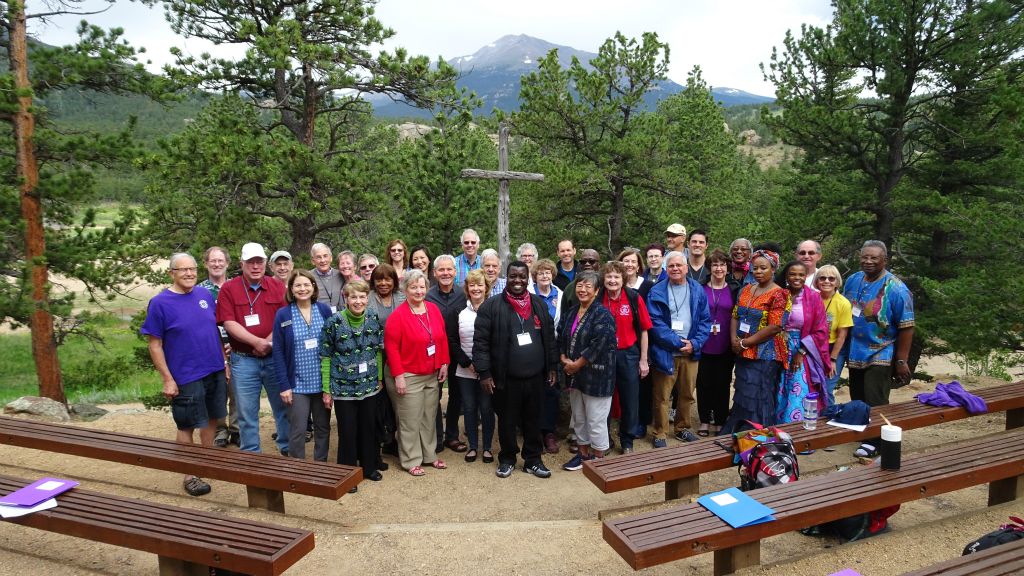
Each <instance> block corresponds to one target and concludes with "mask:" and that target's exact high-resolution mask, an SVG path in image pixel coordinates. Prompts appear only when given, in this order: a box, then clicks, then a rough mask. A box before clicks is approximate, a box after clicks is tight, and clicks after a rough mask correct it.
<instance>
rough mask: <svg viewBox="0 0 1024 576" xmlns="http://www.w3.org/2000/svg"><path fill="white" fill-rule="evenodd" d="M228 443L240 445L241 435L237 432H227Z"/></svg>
mask: <svg viewBox="0 0 1024 576" xmlns="http://www.w3.org/2000/svg"><path fill="white" fill-rule="evenodd" d="M228 444H234V445H235V446H241V445H242V436H241V435H240V434H239V433H238V432H229V433H228Z"/></svg>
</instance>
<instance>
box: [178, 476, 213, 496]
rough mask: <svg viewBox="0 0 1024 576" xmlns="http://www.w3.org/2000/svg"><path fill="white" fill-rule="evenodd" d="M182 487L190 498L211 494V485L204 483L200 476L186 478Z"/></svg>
mask: <svg viewBox="0 0 1024 576" xmlns="http://www.w3.org/2000/svg"><path fill="white" fill-rule="evenodd" d="M181 485H182V487H183V488H185V492H188V495H189V496H203V495H206V494H209V493H210V485H209V484H207V483H206V482H203V479H202V478H200V477H198V476H191V477H189V478H186V479H185V480H184V481H183V482H182V483H181Z"/></svg>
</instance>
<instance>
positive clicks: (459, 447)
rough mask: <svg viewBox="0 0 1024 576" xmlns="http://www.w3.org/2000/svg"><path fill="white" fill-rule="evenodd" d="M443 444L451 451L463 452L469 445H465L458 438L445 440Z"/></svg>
mask: <svg viewBox="0 0 1024 576" xmlns="http://www.w3.org/2000/svg"><path fill="white" fill-rule="evenodd" d="M444 446H445V448H447V449H449V450H451V451H452V452H465V451H466V450H469V446H467V445H466V443H465V442H463V441H462V440H458V439H453V440H446V441H445V443H444Z"/></svg>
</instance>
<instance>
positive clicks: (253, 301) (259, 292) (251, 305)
mask: <svg viewBox="0 0 1024 576" xmlns="http://www.w3.org/2000/svg"><path fill="white" fill-rule="evenodd" d="M260 286H262V284H260ZM251 288H252V286H246V287H245V299H246V301H248V302H249V314H252V312H253V309H254V308H256V303H257V302H259V300H260V296H262V295H263V291H262V290H258V289H257V290H254V292H256V297H255V298H251V299H250V298H249V290H250V289H251Z"/></svg>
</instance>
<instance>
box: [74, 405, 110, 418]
mask: <svg viewBox="0 0 1024 576" xmlns="http://www.w3.org/2000/svg"><path fill="white" fill-rule="evenodd" d="M71 413H72V414H74V415H75V418H76V419H78V420H83V421H85V422H92V421H93V420H97V419H99V418H102V417H103V416H104V415H105V414H106V413H107V411H106V410H104V409H103V408H100V407H99V406H95V405H93V404H72V405H71Z"/></svg>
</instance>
